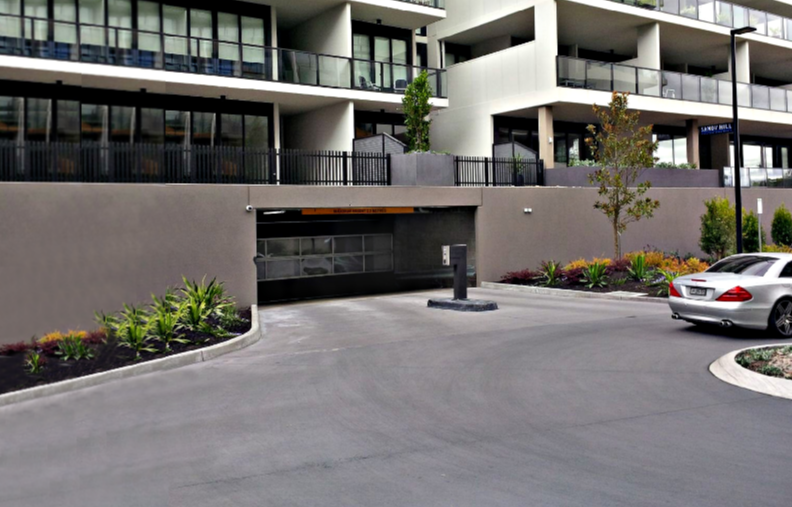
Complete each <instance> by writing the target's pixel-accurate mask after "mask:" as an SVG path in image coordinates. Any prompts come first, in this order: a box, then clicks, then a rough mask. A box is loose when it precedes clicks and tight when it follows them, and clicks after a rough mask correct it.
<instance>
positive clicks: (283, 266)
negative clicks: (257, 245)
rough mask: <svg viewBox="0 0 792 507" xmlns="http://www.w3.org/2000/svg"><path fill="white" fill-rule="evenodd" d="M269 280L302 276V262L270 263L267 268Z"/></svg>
mask: <svg viewBox="0 0 792 507" xmlns="http://www.w3.org/2000/svg"><path fill="white" fill-rule="evenodd" d="M266 272H267V280H275V279H278V278H295V277H298V276H300V261H298V260H288V261H269V262H267V267H266Z"/></svg>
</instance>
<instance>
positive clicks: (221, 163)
mask: <svg viewBox="0 0 792 507" xmlns="http://www.w3.org/2000/svg"><path fill="white" fill-rule="evenodd" d="M0 181H55V182H84V183H214V184H249V185H251V184H252V185H266V184H269V185H275V184H279V183H280V184H285V185H389V184H390V157H389V156H387V155H385V154H380V153H348V152H336V151H302V150H275V149H266V148H265V149H246V148H237V147H230V146H190V147H184V146H181V145H147V144H124V143H109V144H99V143H97V144H85V143H83V144H76V143H46V142H26V143H24V144H18V143H13V142H7V143H0Z"/></svg>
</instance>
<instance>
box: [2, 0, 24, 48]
mask: <svg viewBox="0 0 792 507" xmlns="http://www.w3.org/2000/svg"><path fill="white" fill-rule="evenodd" d="M0 14H11V15H14V16H19V15H21V14H22V0H0ZM21 36H22V25H21V24H20V21H19V19H18V18H12V17H6V16H3V17H0V50H2V49H10V48H3V47H2V46H4V45H6V44H8V45H9V46H11V47H13V46H15V45H16V44H14V43H13V42H11V41H4V40H3V38H5V37H9V38H14V39H16V38H19V37H21Z"/></svg>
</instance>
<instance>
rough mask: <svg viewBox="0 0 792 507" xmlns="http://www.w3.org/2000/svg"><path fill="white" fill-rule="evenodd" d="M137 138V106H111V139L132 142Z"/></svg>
mask: <svg viewBox="0 0 792 507" xmlns="http://www.w3.org/2000/svg"><path fill="white" fill-rule="evenodd" d="M134 140H135V108H134V107H121V106H112V107H111V108H110V141H111V142H114V143H132V142H134Z"/></svg>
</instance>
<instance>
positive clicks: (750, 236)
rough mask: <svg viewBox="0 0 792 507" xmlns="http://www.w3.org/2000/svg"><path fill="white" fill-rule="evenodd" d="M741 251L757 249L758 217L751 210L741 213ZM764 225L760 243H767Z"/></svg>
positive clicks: (748, 251)
mask: <svg viewBox="0 0 792 507" xmlns="http://www.w3.org/2000/svg"><path fill="white" fill-rule="evenodd" d="M742 236H743V251H744V252H745V253H752V252H758V251H759V219H758V218H757V216H756V214H755V213H754V212H753V211H748V212H745V213H744V214H743V227H742ZM766 238H767V236H765V231H764V227H762V245H765V244H767V239H766Z"/></svg>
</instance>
